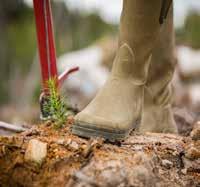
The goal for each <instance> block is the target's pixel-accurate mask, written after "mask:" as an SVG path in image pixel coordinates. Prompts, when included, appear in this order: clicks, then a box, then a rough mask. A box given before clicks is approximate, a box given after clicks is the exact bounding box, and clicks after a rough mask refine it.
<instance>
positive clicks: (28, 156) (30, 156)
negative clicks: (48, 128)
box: [25, 139, 47, 164]
mask: <svg viewBox="0 0 200 187" xmlns="http://www.w3.org/2000/svg"><path fill="white" fill-rule="evenodd" d="M46 155H47V143H44V142H41V141H39V140H37V139H32V140H30V141H29V143H28V146H27V149H26V152H25V160H26V161H31V162H36V163H38V164H41V163H42V162H43V160H44V159H45V157H46Z"/></svg>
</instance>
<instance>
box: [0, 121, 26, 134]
mask: <svg viewBox="0 0 200 187" xmlns="http://www.w3.org/2000/svg"><path fill="white" fill-rule="evenodd" d="M1 128H2V129H6V130H9V131H14V132H24V131H26V130H27V128H24V127H20V126H16V125H13V124H8V123H5V122H2V121H0V129H1Z"/></svg>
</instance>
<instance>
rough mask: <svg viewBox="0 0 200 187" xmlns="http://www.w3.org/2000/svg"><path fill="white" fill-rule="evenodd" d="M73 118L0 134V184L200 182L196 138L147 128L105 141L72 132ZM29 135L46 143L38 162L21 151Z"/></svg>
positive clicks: (97, 185)
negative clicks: (59, 123)
mask: <svg viewBox="0 0 200 187" xmlns="http://www.w3.org/2000/svg"><path fill="white" fill-rule="evenodd" d="M72 121H73V120H69V121H68V123H67V125H66V127H65V128H63V129H59V130H55V129H54V128H53V127H52V126H51V124H50V123H46V124H42V125H39V126H37V127H34V128H32V129H31V130H29V131H26V132H24V133H21V134H19V135H16V136H12V137H1V138H0V186H3V187H4V186H12V187H14V186H27V187H31V186H37V187H38V186H59V187H62V186H63V187H64V186H65V187H66V186H68V187H73V186H74V187H90V186H91V187H93V186H94V187H101V186H102V187H104V186H105V187H112V186H113V187H118V186H119V187H128V186H136V187H137V186H148V187H151V186H152V187H153V186H159V187H160V186H173V187H176V186H190V187H192V186H200V158H199V155H198V154H199V151H200V142H199V140H198V138H197V139H196V140H195V141H194V140H192V138H190V137H181V136H178V135H170V134H153V133H148V134H145V135H139V134H138V135H132V136H130V137H129V138H128V139H127V140H125V141H123V142H116V143H110V142H106V141H105V140H102V139H90V140H88V139H83V138H79V137H77V136H73V135H72V134H71V131H70V127H71V124H72ZM31 140H37V141H34V142H36V143H37V142H41V143H44V144H45V145H47V146H43V148H44V149H47V153H46V152H45V151H43V152H42V153H43V157H44V158H43V159H42V161H40V162H36V161H30V160H28V159H27V158H26V156H25V155H26V153H27V148H28V146H30V141H31ZM32 142H33V141H32ZM41 145H42V144H41ZM192 146H193V149H192V150H191V147H192ZM36 147H37V146H36ZM29 149H30V147H29ZM38 149H40V148H39V144H38ZM41 149H42V148H41ZM41 149H40V150H39V152H38V153H36V156H39V157H40V156H41V155H40V153H41ZM35 150H36V148H35ZM194 150H195V151H194ZM45 153H46V154H45ZM33 154H35V153H33ZM38 154H39V155H38ZM191 155H192V156H191ZM194 155H196V157H193V156H194Z"/></svg>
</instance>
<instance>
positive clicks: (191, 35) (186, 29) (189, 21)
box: [176, 12, 200, 49]
mask: <svg viewBox="0 0 200 187" xmlns="http://www.w3.org/2000/svg"><path fill="white" fill-rule="evenodd" d="M176 40H177V43H178V44H185V45H189V46H191V47H193V48H196V49H198V48H200V14H199V13H198V12H191V13H190V14H189V15H188V17H187V18H186V21H185V24H184V26H183V28H180V29H177V30H176Z"/></svg>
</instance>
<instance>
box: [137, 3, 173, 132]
mask: <svg viewBox="0 0 200 187" xmlns="http://www.w3.org/2000/svg"><path fill="white" fill-rule="evenodd" d="M174 66H175V57H174V28H173V7H171V8H170V10H169V13H168V17H167V19H166V21H165V22H164V24H163V25H162V28H161V34H160V37H159V39H158V41H157V44H156V46H155V49H154V50H153V55H152V62H151V65H150V68H149V75H148V81H147V84H146V85H145V94H144V96H145V97H144V107H143V111H142V120H141V124H140V127H139V131H140V132H166V133H167V132H169V133H176V132H177V129H176V125H175V121H174V117H173V114H172V109H171V100H172V88H171V80H172V77H173V73H174Z"/></svg>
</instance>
